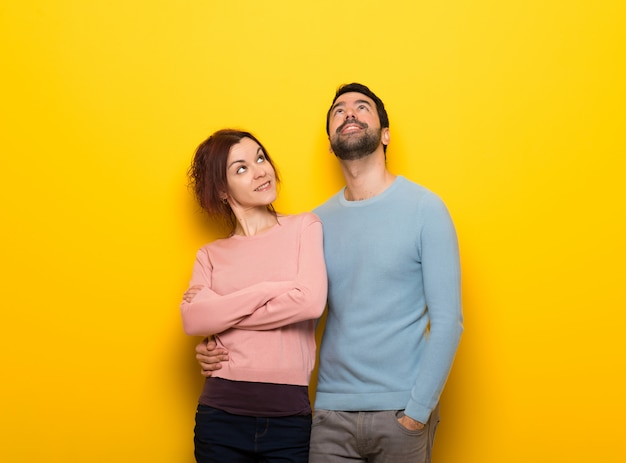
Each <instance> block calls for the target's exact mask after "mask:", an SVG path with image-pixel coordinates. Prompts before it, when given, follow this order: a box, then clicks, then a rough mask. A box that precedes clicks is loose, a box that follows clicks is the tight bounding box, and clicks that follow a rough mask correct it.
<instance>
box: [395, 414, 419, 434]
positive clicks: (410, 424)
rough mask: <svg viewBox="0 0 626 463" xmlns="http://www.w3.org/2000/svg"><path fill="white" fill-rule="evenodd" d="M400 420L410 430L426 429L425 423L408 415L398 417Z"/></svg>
mask: <svg viewBox="0 0 626 463" xmlns="http://www.w3.org/2000/svg"><path fill="white" fill-rule="evenodd" d="M398 422H399V423H400V424H401V425H402V426H404V427H405V428H407V429H408V430H410V431H419V430H420V429H424V426H425V424H424V423H421V422H419V421H417V420H414V419H413V418H410V417H408V416H406V415H404V416H403V417H402V418H400V419H398Z"/></svg>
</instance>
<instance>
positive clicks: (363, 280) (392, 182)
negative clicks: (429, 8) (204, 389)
mask: <svg viewBox="0 0 626 463" xmlns="http://www.w3.org/2000/svg"><path fill="white" fill-rule="evenodd" d="M326 131H327V133H328V136H329V140H330V145H331V148H332V151H333V152H334V154H335V155H336V156H337V158H338V160H339V163H340V166H341V169H342V172H343V175H344V178H345V181H346V186H345V188H343V189H342V190H341V191H340V192H338V193H337V194H336V195H334V196H333V197H331V198H330V199H329V200H328V201H327V202H326V203H324V204H322V205H321V206H320V207H318V208H317V209H316V210H315V211H314V212H315V213H316V214H317V215H318V216H319V217H320V219H321V220H322V223H323V226H324V255H325V259H326V266H327V270H328V280H329V288H328V290H329V294H328V317H327V320H326V327H325V331H324V335H323V338H322V343H321V350H320V365H319V374H318V384H317V392H316V400H315V414H314V421H313V430H312V434H311V450H310V459H309V461H310V462H311V463H339V462H348V461H349V462H354V461H363V462H375V463H379V462H381V463H382V462H393V463H403V462H407V463H409V462H411V463H415V462H419V463H427V462H429V461H430V457H431V451H432V443H433V440H434V434H435V430H436V427H437V424H438V422H439V410H438V403H439V397H440V395H441V392H442V390H443V387H444V385H445V382H446V379H447V377H448V374H449V372H450V368H451V366H452V362H453V359H454V355H455V352H456V349H457V346H458V343H459V340H460V336H461V332H462V330H463V328H462V315H461V292H460V265H459V251H458V245H457V239H456V233H455V230H454V225H453V223H452V220H451V218H450V215H449V213H448V211H447V209H446V207H445V205H444V203H443V202H442V201H441V200H440V199H439V198H438V197H437V196H436V195H435V194H433V193H432V192H430V191H428V190H426V189H425V188H423V187H421V186H419V185H417V184H415V183H413V182H411V181H409V180H407V179H406V178H404V177H401V176H395V175H394V174H392V173H391V172H389V170H388V169H387V167H386V162H385V161H386V148H387V145H388V144H389V140H390V133H389V119H388V116H387V112H386V110H385V107H384V104H383V102H382V101H381V100H380V98H378V97H377V96H376V95H375V94H374V93H373V92H372V91H371V90H370V89H369V88H367V87H366V86H364V85H361V84H358V83H352V84H348V85H344V86H342V87H340V88H339V89H338V90H337V92H336V94H335V98H334V99H333V102H332V105H331V107H330V109H329V110H328V114H327V123H326ZM209 347H213V345H212V344H210V345H209ZM196 351H197V355H196V357H197V358H198V360H199V361H200V363H201V365H202V368H203V371H204V374H205V375H206V376H209V375H210V371H211V370H213V369H216V368H219V366H218V365H219V364H218V363H216V362H217V361H218V360H221V359H224V358H227V356H225V355H223V354H224V353H222V354H221V355H220V356H216V354H213V356H211V353H210V351H208V349H207V346H206V345H205V344H200V345H198V346H197V348H196Z"/></svg>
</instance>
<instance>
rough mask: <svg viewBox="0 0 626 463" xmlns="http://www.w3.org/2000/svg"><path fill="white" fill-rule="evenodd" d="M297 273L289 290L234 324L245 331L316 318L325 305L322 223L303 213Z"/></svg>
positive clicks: (326, 288)
mask: <svg viewBox="0 0 626 463" xmlns="http://www.w3.org/2000/svg"><path fill="white" fill-rule="evenodd" d="M297 258H298V273H297V275H296V278H295V280H294V281H293V282H292V285H291V287H290V288H289V290H287V291H285V292H284V293H282V294H280V295H278V296H276V297H275V298H272V299H271V300H269V301H267V302H266V303H265V304H264V305H263V306H262V307H260V308H259V309H258V310H255V311H254V313H252V314H251V315H249V316H247V317H244V318H243V319H241V320H240V321H239V322H237V323H236V327H237V328H240V329H246V330H270V329H274V328H279V327H282V326H285V325H289V324H292V323H297V322H301V321H304V320H312V319H316V318H319V317H320V316H321V315H322V312H323V311H324V308H325V306H326V296H327V290H328V279H327V275H326V264H325V262H324V249H323V238H322V224H321V222H320V221H319V219H318V218H317V217H316V216H315V215H313V214H306V216H305V218H304V221H303V225H302V229H301V231H300V247H299V250H298V257H297Z"/></svg>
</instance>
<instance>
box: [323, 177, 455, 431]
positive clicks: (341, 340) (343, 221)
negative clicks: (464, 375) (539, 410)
mask: <svg viewBox="0 0 626 463" xmlns="http://www.w3.org/2000/svg"><path fill="white" fill-rule="evenodd" d="M314 212H315V213H316V214H317V215H318V216H319V217H320V219H321V220H322V223H323V227H324V255H325V258H326V266H327V270H328V279H329V288H328V291H329V294H328V306H329V311H328V318H327V321H326V329H325V331H324V336H323V339H322V345H321V350H320V367H319V375H318V384H317V395H316V401H315V408H317V409H326V410H344V411H366V410H368V411H371V410H403V409H404V410H405V413H406V414H407V415H408V416H410V417H411V418H413V419H416V420H418V421H421V422H423V423H425V422H426V421H428V417H429V416H430V413H431V411H432V409H433V408H434V407H435V406H436V405H437V403H438V401H439V396H440V395H441V391H442V389H443V387H444V384H445V382H446V379H447V377H448V374H449V372H450V368H451V366H452V361H453V359H454V355H455V352H456V349H457V346H458V343H459V339H460V337H461V332H462V331H463V326H462V315H461V289H460V266H459V250H458V244H457V238H456V232H455V229H454V225H453V223H452V220H451V218H450V215H449V213H448V210H447V208H446V206H445V204H444V203H443V202H442V201H441V199H439V197H438V196H436V195H435V194H433V193H432V192H430V191H428V190H427V189H425V188H423V187H422V186H420V185H417V184H415V183H413V182H411V181H409V180H407V179H406V178H403V177H397V178H396V180H395V181H394V183H393V184H392V185H391V186H390V187H389V188H388V189H387V190H385V191H384V192H383V193H382V194H380V195H378V196H375V197H373V198H371V199H368V200H365V201H346V200H345V199H344V191H343V190H342V191H340V192H339V193H337V194H336V195H334V196H333V197H331V198H330V199H329V200H328V201H327V202H326V203H324V204H322V205H321V206H320V207H318V208H317V209H316V210H315V211H314Z"/></svg>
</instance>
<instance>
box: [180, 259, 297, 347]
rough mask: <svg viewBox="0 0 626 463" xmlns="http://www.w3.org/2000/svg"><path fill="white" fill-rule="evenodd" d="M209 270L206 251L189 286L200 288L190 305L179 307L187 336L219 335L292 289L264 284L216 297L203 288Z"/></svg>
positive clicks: (287, 284) (278, 283)
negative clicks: (200, 286)
mask: <svg viewBox="0 0 626 463" xmlns="http://www.w3.org/2000/svg"><path fill="white" fill-rule="evenodd" d="M212 270H213V268H212V265H211V262H210V260H209V257H208V254H207V252H206V250H203V249H201V250H199V251H198V253H197V254H196V261H195V264H194V267H193V272H192V277H191V282H190V286H193V285H202V286H203V288H202V289H201V290H200V291H199V292H198V294H196V296H195V297H194V298H193V300H192V301H191V302H185V301H183V302H182V303H181V305H180V310H181V315H182V320H183V328H184V330H185V333H187V334H188V335H192V336H193V335H196V336H208V335H211V334H217V333H221V332H222V331H224V330H226V329H228V328H231V327H233V326H235V324H236V323H237V322H239V321H240V320H241V319H243V318H244V317H246V316H248V315H250V314H252V313H254V311H255V310H257V309H258V308H260V307H262V306H263V305H264V304H266V303H267V301H269V300H271V299H273V298H275V297H276V296H278V295H280V294H284V293H285V292H286V291H288V290H289V289H290V288H291V287H292V286H293V283H292V282H289V281H266V282H261V283H257V284H254V285H251V286H248V287H246V288H245V289H242V290H239V291H235V292H232V293H229V294H225V295H220V294H217V293H216V292H215V291H213V290H212V289H211V288H210V286H209V285H208V284H207V282H210V281H211V273H212Z"/></svg>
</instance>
